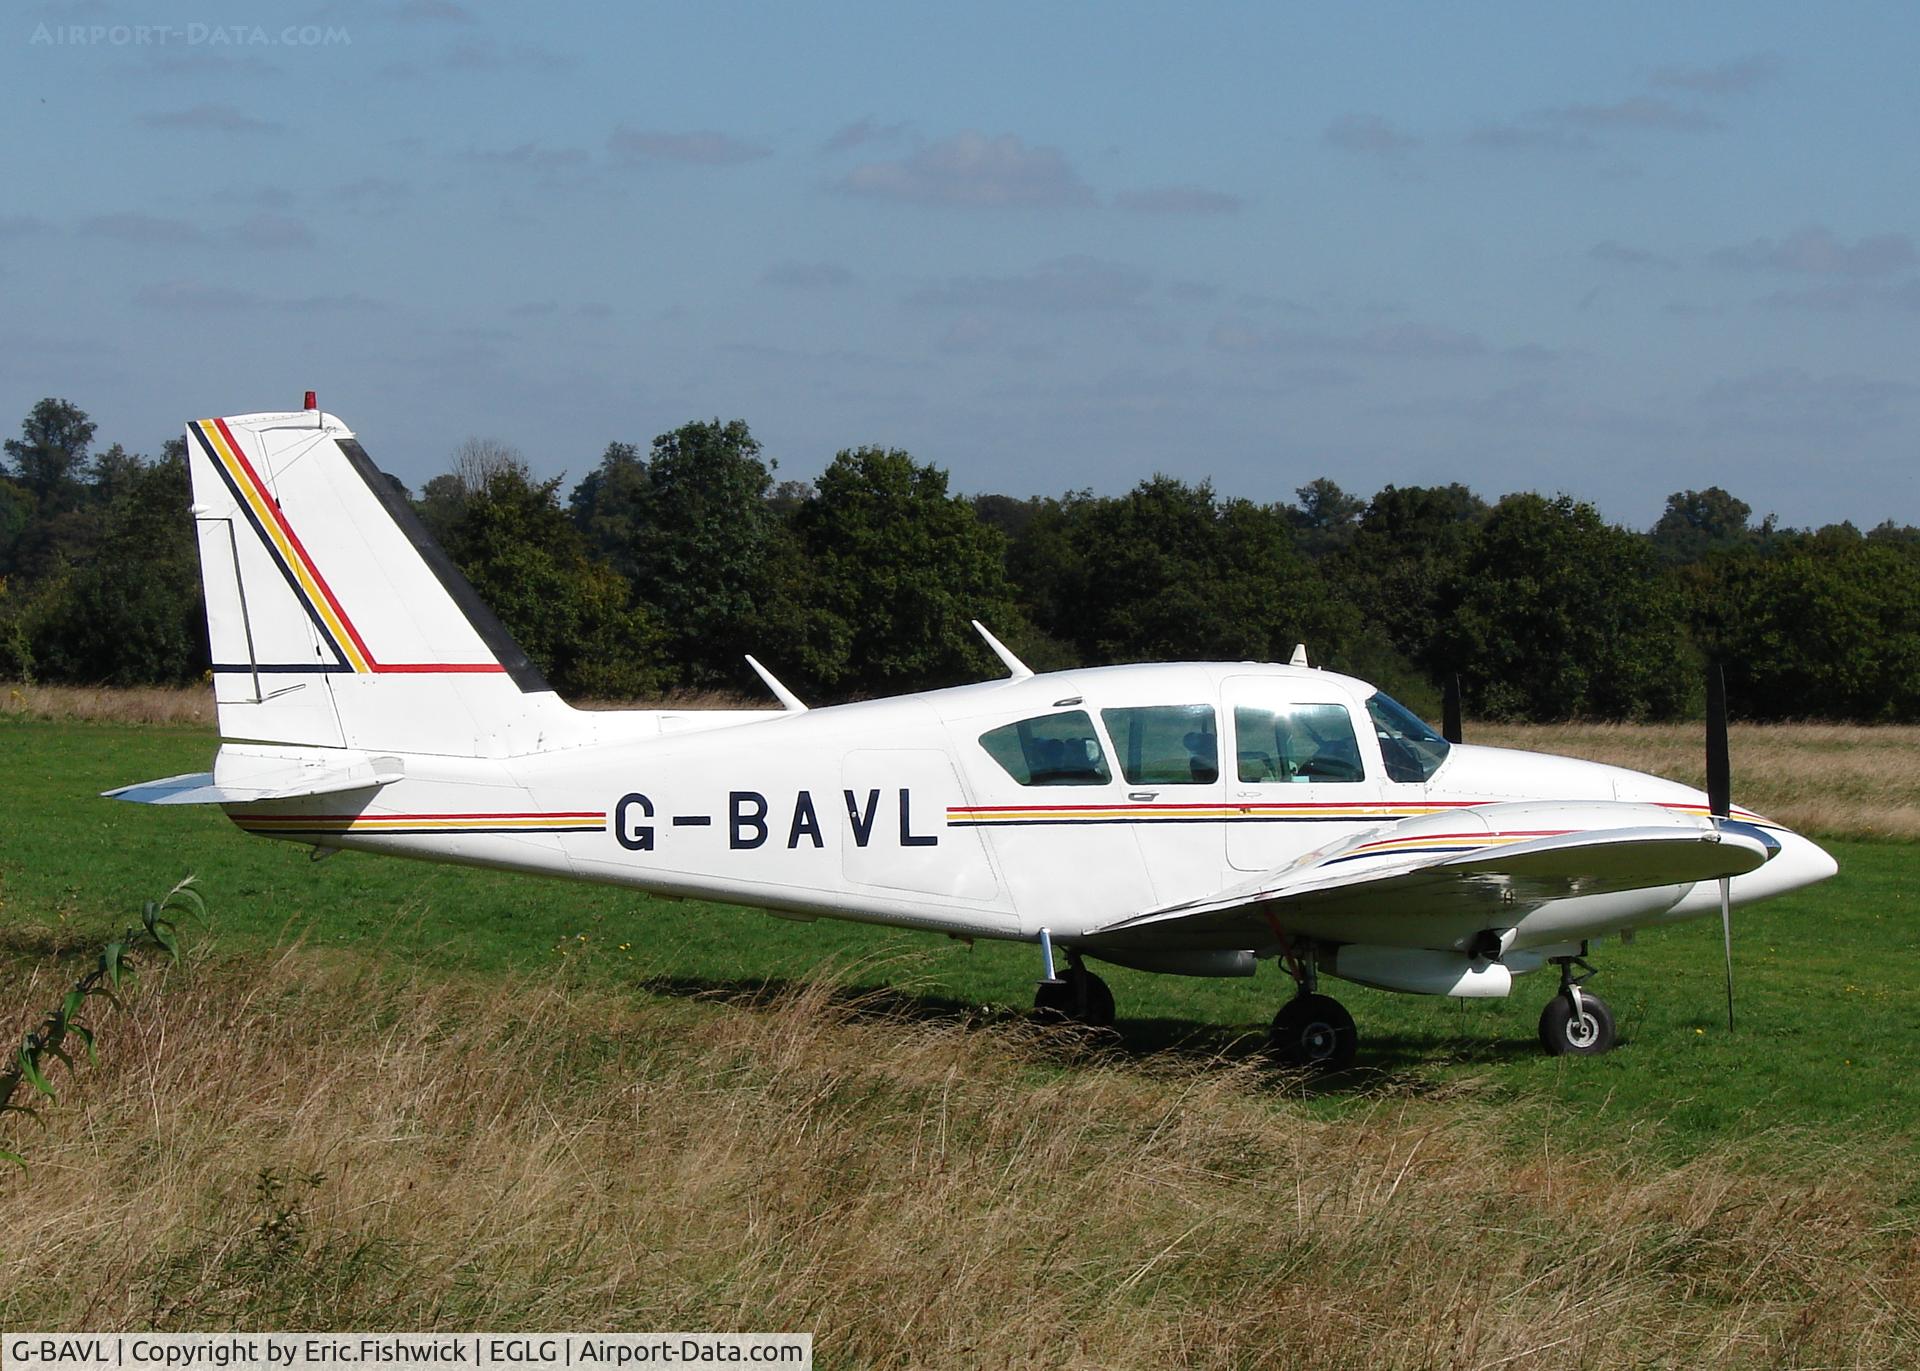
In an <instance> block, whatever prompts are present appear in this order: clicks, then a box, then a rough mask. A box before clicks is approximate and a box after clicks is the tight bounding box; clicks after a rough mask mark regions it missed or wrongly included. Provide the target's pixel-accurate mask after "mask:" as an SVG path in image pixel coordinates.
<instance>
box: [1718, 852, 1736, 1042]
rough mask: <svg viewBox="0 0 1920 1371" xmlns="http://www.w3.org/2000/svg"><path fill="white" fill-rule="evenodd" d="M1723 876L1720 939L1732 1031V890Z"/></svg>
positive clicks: (1729, 1021)
mask: <svg viewBox="0 0 1920 1371" xmlns="http://www.w3.org/2000/svg"><path fill="white" fill-rule="evenodd" d="M1731 884H1732V882H1730V881H1729V880H1728V879H1727V878H1726V877H1725V876H1722V877H1721V878H1720V941H1721V943H1722V945H1723V946H1724V947H1725V948H1726V950H1727V1032H1729V1033H1731V1032H1733V892H1732V890H1731V889H1729V887H1730V886H1731Z"/></svg>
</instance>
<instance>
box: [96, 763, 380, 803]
mask: <svg viewBox="0 0 1920 1371" xmlns="http://www.w3.org/2000/svg"><path fill="white" fill-rule="evenodd" d="M403 774H405V773H404V772H403V770H402V769H401V766H400V761H399V759H398V758H397V757H362V758H359V759H357V760H355V761H352V762H349V763H345V764H342V765H335V766H326V767H318V766H312V765H304V764H300V763H294V764H291V765H286V766H282V767H279V768H276V769H272V770H264V771H262V770H254V771H249V772H248V773H247V774H246V775H245V776H244V777H242V778H239V779H237V780H228V781H218V782H216V780H215V778H214V773H213V772H211V771H196V772H191V773H189V774H187V775H185V776H168V777H167V778H166V779H164V780H159V781H142V782H141V783H140V784H138V785H124V786H121V787H120V788H119V789H118V790H107V791H102V792H101V793H102V794H103V795H105V796H106V798H108V799H110V800H131V801H132V802H133V803H135V804H143V805H244V804H255V803H257V802H259V801H261V800H296V799H300V798H303V797H305V796H308V795H338V794H342V793H344V792H346V791H351V790H376V789H378V788H379V787H381V786H383V785H388V784H390V783H392V782H394V781H397V780H399V779H400V778H401V776H402V775H403Z"/></svg>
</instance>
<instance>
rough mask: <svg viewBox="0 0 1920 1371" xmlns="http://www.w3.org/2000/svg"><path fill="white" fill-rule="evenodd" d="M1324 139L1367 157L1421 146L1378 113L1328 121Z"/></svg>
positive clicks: (1400, 153) (1399, 154) (1403, 152)
mask: <svg viewBox="0 0 1920 1371" xmlns="http://www.w3.org/2000/svg"><path fill="white" fill-rule="evenodd" d="M1321 141H1323V142H1324V143H1326V145H1327V146H1328V147H1332V148H1338V149H1340V151H1342V152H1356V153H1360V154H1362V155H1363V156H1367V157H1403V156H1405V155H1406V154H1407V153H1409V152H1411V151H1413V150H1414V149H1415V148H1417V147H1419V146H1420V140H1419V139H1418V138H1416V137H1414V136H1413V135H1412V134H1411V133H1408V132H1406V131H1405V130H1404V129H1399V128H1395V127H1394V126H1393V125H1392V124H1390V123H1388V122H1387V121H1386V120H1385V119H1382V118H1381V117H1380V116H1379V115H1377V114H1343V115H1341V116H1340V117H1339V118H1338V119H1336V120H1334V121H1333V122H1332V123H1331V124H1328V125H1327V128H1326V132H1325V133H1323V134H1321Z"/></svg>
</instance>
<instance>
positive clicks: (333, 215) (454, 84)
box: [0, 0, 1920, 527]
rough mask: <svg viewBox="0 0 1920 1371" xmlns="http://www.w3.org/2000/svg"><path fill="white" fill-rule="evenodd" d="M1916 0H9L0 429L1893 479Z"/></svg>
mask: <svg viewBox="0 0 1920 1371" xmlns="http://www.w3.org/2000/svg"><path fill="white" fill-rule="evenodd" d="M1917 14H1920V12H1916V11H1913V10H1911V9H1910V8H1909V7H1905V6H1893V5H1886V6H1851V7H1847V8H1845V9H1822V8H1818V7H1813V6H1807V5H1805V4H1792V5H1786V4H1716V5H1708V4H1695V5H1685V6H1674V5H1657V6H1656V5H1618V4H1616V5H1607V6H1585V7H1577V6H1560V5H1552V6H1549V5H1519V4H1513V5H1465V4H1461V5H1449V6H1444V7H1441V6H1430V5H1417V6H1416V5H1393V4H1374V5H1367V6H1344V7H1332V6H1323V7H1293V6H1228V5H1204V4H1202V5H1190V6H1183V7H1180V8H1178V9H1177V10H1176V9H1175V8H1174V7H1171V6H1158V5H1143V4H1123V3H1114V4H1101V5H1094V4H1040V5H1035V4H1030V3H1029V4H1019V5H998V4H973V5H969V6H964V7H960V6H948V7H942V8H939V9H916V8H915V7H912V6H903V5H898V4H888V5H867V4H841V5H835V6H832V7H826V6H815V7H807V6H799V5H775V4H765V5H743V4H725V3H699V4H695V3H687V4H674V5H663V4H631V5H627V4H621V5H611V4H610V5H572V6H557V7H554V8H553V9H552V10H550V11H549V10H536V9H535V7H532V6H505V5H500V6H493V5H487V4H480V3H468V2H467V0H410V2H409V3H399V4H382V5H375V4H357V3H341V4H331V5H322V6H319V7H312V6H300V5H294V6H287V7H284V8H283V7H275V6H271V5H259V4H253V5H241V4H218V3H211V2H210V0H207V2H203V0H191V2H190V3H184V4H171V5H167V4H147V5H141V4H133V3H127V4H115V3H108V2H106V0H83V2H82V3H71V4H44V5H37V6H36V5H27V6H24V7H13V8H10V9H9V10H8V13H7V17H6V19H5V20H4V23H0V91H3V92H4V95H3V96H0V98H4V100H5V101H6V106H7V127H8V131H9V132H8V136H7V137H6V138H5V139H4V140H0V185H4V186H5V187H6V188H7V189H6V194H5V198H4V199H3V200H0V317H4V318H5V319H6V321H7V325H8V326H7V327H6V328H5V329H4V330H3V331H0V424H4V425H5V426H7V427H8V428H9V429H10V428H11V427H12V425H13V424H14V423H15V422H16V417H15V416H19V415H22V414H24V413H25V412H26V410H27V409H28V408H29V407H30V406H31V405H32V403H33V402H34V401H35V400H36V399H38V398H39V397H40V396H42V395H47V394H57V395H62V396H66V397H68V398H70V399H72V400H74V401H76V402H77V403H79V404H81V405H82V406H83V407H85V408H86V409H87V410H88V411H89V412H90V413H92V414H93V416H94V417H95V419H96V420H97V421H98V422H99V424H100V439H101V441H102V442H105V441H112V440H118V441H121V442H124V443H126V444H127V445H128V446H130V447H134V448H139V449H144V450H148V451H152V450H154V449H155V448H157V446H158V444H159V442H160V441H161V439H163V438H165V437H167V436H169V435H171V434H173V433H175V432H177V431H178V429H179V425H180V423H181V422H182V421H183V420H185V419H187V418H191V417H196V416H200V415H205V414H213V413H236V412H244V411H247V410H254V409H270V408H278V407H282V406H285V405H289V404H292V403H297V401H298V398H299V394H300V392H301V391H302V390H305V389H309V388H311V389H316V390H318V391H319V392H320V393H321V398H322V401H323V403H325V405H326V406H327V408H329V409H331V410H333V411H334V412H336V413H338V414H340V415H341V416H342V417H343V418H345V419H346V420H347V421H348V422H349V423H351V424H352V425H353V426H354V427H355V428H356V429H357V430H358V431H359V432H360V434H361V436H362V438H363V440H364V441H365V442H366V444H367V447H368V449H369V451H371V452H372V453H373V455H374V457H375V459H376V460H377V461H379V462H380V463H381V464H382V465H383V466H385V467H387V468H388V469H390V470H392V471H393V472H394V473H395V474H397V475H399V476H400V477H401V478H402V479H403V480H406V481H408V482H410V483H412V484H414V485H415V486H416V487H417V486H418V485H419V484H420V483H422V482H423V481H425V480H426V479H427V478H428V477H430V476H432V475H434V474H435V473H437V472H438V471H441V470H443V469H444V468H445V466H446V464H447V460H448V457H449V455H450V453H451V452H452V450H453V448H454V447H455V446H456V445H457V444H458V443H459V442H460V441H461V440H462V439H464V438H466V437H468V436H471V435H482V436H488V437H493V438H498V439H501V440H503V441H506V442H509V443H512V444H514V445H515V446H517V447H519V448H520V449H521V450H522V451H523V452H525V453H526V455H527V456H528V458H529V460H530V461H531V462H532V463H533V464H534V466H535V468H536V470H538V471H540V472H541V473H543V474H554V473H558V472H561V471H565V472H567V473H568V474H569V478H570V479H577V478H578V477H579V476H580V475H582V474H584V473H585V472H586V471H587V470H588V469H589V468H590V467H591V466H592V465H593V463H594V462H595V461H596V460H597V458H598V456H599V453H600V451H601V450H602V448H603V447H604V446H605V444H606V443H607V442H608V441H609V440H611V439H622V440H627V441H634V442H640V443H645V442H646V441H647V440H649V439H650V438H651V437H652V436H653V435H655V434H657V433H660V432H662V431H664V430H666V429H668V428H671V427H673V426H675V425H677V424H679V423H682V422H684V421H686V420H688V419H693V418H708V417H714V416H720V417H723V418H735V417H737V418H743V419H745V420H747V421H748V423H750V424H751V425H752V426H753V429H754V432H755V433H756V434H757V435H758V436H759V437H760V438H761V440H762V441H763V443H764V444H765V445H766V449H767V452H768V454H769V455H771V456H773V457H775V458H777V459H778V461H779V463H780V474H781V475H782V476H783V477H797V478H806V477H810V476H812V475H814V474H816V473H817V472H818V471H819V470H820V468H821V467H822V466H824V465H825V463H826V462H827V461H828V460H830V459H831V457H832V455H833V453H834V452H835V451H836V450H838V449H840V448H842V447H850V446H854V445H858V444H864V443H874V444H884V445H888V446H895V447H904V448H906V449H908V450H910V451H912V452H913V453H914V454H915V455H916V456H918V457H920V458H922V459H923V460H929V461H933V462H936V463H938V464H940V465H941V466H943V467H945V468H947V469H948V470H949V471H950V472H951V473H952V477H953V484H954V487H955V488H956V489H957V490H961V491H966V492H978V491H990V490H992V491H1005V492H1007V493H1011V494H1016V495H1027V494H1045V493H1059V492H1061V491H1063V490H1067V489H1070V488H1079V487H1092V488H1093V489H1095V490H1096V491H1101V492H1117V491H1120V490H1124V489H1126V488H1127V487H1129V486H1131V485H1132V484H1134V483H1135V482H1136V481H1138V480H1140V479H1142V478H1144V477H1146V476H1148V475H1150V474H1152V473H1153V472H1155V471H1166V472H1171V473H1173V474H1176V475H1179V476H1183V477H1187V478H1191V479H1198V478H1201V477H1211V478H1212V479H1213V481H1214V483H1215V485H1216V486H1217V488H1219V489H1220V490H1221V491H1223V492H1225V493H1230V494H1235V495H1245V496H1249V497H1252V498H1254V499H1258V500H1279V499H1288V498H1291V495H1292V492H1293V490H1294V488H1295V487H1297V486H1299V485H1301V484H1303V483H1304V482H1306V481H1308V480H1310V479H1312V478H1314V477H1316V476H1322V475H1325V476H1331V477H1332V478H1333V479H1335V480H1336V481H1338V482H1339V483H1340V484H1341V485H1343V486H1344V487H1346V488H1347V489H1348V490H1350V491H1354V492H1356V493H1359V494H1362V495H1367V494H1371V493H1372V492H1373V491H1375V490H1377V489H1378V488H1379V487H1380V486H1382V485H1384V484H1387V483H1389V482H1393V483H1398V484H1408V483H1416V482H1444V481H1450V480H1460V481H1464V482H1466V483H1468V484H1469V485H1471V486H1473V487H1474V488H1475V489H1476V490H1479V491H1480V492H1481V493H1482V494H1485V495H1489V496H1492V495H1497V494H1500V493H1502V492H1505V491H1508V490H1515V489H1539V490H1544V491H1549V492H1554V491H1567V492H1570V493H1572V494H1574V495H1576V496H1579V497H1581V498H1584V499H1589V500H1592V501H1594V502H1596V503H1597V504H1598V505H1599V506H1600V507H1601V509H1602V510H1603V511H1604V512H1605V513H1606V514H1607V515H1608V516H1609V517H1611V518H1614V519H1616V520H1619V521H1622V522H1626V523H1630V524H1633V525H1636V526H1642V527H1644V526H1646V525H1647V524H1650V523H1651V522H1652V520H1653V519H1654V518H1655V517H1656V516H1657V515H1658V513H1659V511H1660V509H1661V507H1662V505H1663V504H1664V501H1665V498H1666V496H1667V495H1668V493H1670V492H1671V491H1674V490H1678V489H1682V488H1692V487H1702V486H1706V485H1711V484H1718V485H1723V486H1725V487H1727V488H1728V489H1730V490H1732V491H1733V492H1734V493H1735V494H1737V495H1740V496H1741V497H1742V498H1744V499H1746V500H1747V501H1748V502H1749V503H1750V504H1752V505H1753V506H1754V507H1755V509H1756V512H1759V513H1764V512H1767V511H1775V512H1778V513H1779V514H1780V516H1781V517H1782V519H1783V520H1784V521H1785V522H1788V523H1791V524H1816V525H1817V524H1822V523H1827V522H1831V521H1837V520H1841V519H1851V520H1853V521H1854V522H1855V523H1857V524H1859V525H1861V526H1862V527H1867V526H1870V525H1872V524H1874V523H1877V522H1879V521H1880V520H1882V519H1886V518H1892V519H1895V520H1897V521H1900V522H1912V523H1920V478H1917V477H1916V475H1915V471H1916V467H1915V463H1914V460H1913V458H1914V456H1915V449H1916V443H1915V439H1916V433H1917V431H1920V426H1917V425H1916V418H1917V417H1920V392H1917V391H1916V384H1920V381H1917V379H1916V375H1915V369H1914V365H1913V362H1914V358H1915V352H1916V349H1915V346H1914V344H1915V338H1916V330H1917V329H1920V248H1917V247H1916V239H1915V235H1916V234H1920V224H1916V222H1915V220H1916V205H1920V195H1917V192H1920V158H1915V157H1914V156H1913V155H1912V151H1911V147H1910V141H1911V139H1910V134H1911V130H1913V129H1914V128H1916V127H1920V108H1916V107H1917V106H1920V82H1916V81H1915V80H1914V79H1913V75H1912V61H1913V56H1914V54H1915V52H1916V51H1920V44H1916V38H1917V37H1920V33H1916V29H1920V20H1917V19H1916V15H1917ZM143 26H144V31H143Z"/></svg>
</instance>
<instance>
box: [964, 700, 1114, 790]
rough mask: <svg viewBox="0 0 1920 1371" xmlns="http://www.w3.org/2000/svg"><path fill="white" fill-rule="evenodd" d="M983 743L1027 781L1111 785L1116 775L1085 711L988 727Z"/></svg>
mask: <svg viewBox="0 0 1920 1371" xmlns="http://www.w3.org/2000/svg"><path fill="white" fill-rule="evenodd" d="M980 746H982V747H984V748H985V749H986V750H987V755H988V756H989V757H991V758H993V760H994V761H996V762H998V763H1000V766H1001V769H1002V770H1004V771H1005V772H1006V773H1007V775H1009V776H1011V777H1013V779H1014V780H1016V781H1018V782H1020V784H1021V785H1105V784H1106V783H1107V782H1108V781H1110V780H1111V779H1113V777H1112V773H1110V772H1109V771H1108V770H1107V755H1106V753H1105V752H1104V751H1102V750H1101V747H1100V739H1099V737H1098V736H1097V735H1096V734H1095V733H1094V731H1093V719H1092V718H1091V717H1090V716H1089V715H1088V714H1087V711H1086V710H1084V709H1073V710H1068V711H1067V712H1066V713H1064V714H1043V715H1042V716H1040V717H1039V718H1037V719H1022V720H1021V721H1020V722H1019V723H1017V724H1003V725H1002V726H1001V727H999V728H993V729H988V730H987V731H986V732H985V733H982V734H981V735H980Z"/></svg>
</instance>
